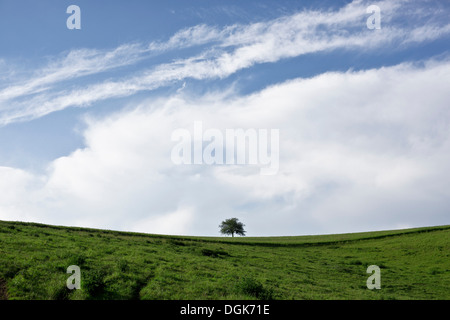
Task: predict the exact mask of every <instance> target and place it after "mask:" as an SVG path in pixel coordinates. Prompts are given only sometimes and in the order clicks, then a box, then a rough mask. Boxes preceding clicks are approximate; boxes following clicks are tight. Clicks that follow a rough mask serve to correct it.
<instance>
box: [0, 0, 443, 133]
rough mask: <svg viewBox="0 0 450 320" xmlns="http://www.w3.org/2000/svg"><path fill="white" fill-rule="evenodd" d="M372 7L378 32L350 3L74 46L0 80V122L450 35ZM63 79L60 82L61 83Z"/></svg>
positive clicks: (389, 5) (401, 12)
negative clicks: (301, 59) (22, 76)
mask: <svg viewBox="0 0 450 320" xmlns="http://www.w3.org/2000/svg"><path fill="white" fill-rule="evenodd" d="M378 5H379V6H380V7H381V8H382V12H383V27H382V29H381V30H377V31H373V30H368V29H367V28H365V19H366V18H367V16H368V15H367V13H366V10H365V9H366V7H367V4H366V3H365V2H362V1H354V2H352V3H350V4H348V5H346V6H344V7H343V8H341V9H339V10H337V11H302V12H298V13H295V14H293V15H289V16H284V17H281V18H278V19H274V20H270V21H263V22H257V23H252V24H247V25H231V26H226V27H223V28H218V27H210V26H207V25H198V26H193V27H191V28H186V29H183V30H181V31H179V32H177V33H176V34H175V35H174V36H172V37H171V38H170V39H169V40H168V41H166V42H156V41H155V42H152V43H150V44H147V45H144V44H125V45H122V46H120V47H118V48H115V49H113V50H110V51H101V50H94V49H92V50H91V49H89V50H88V49H79V50H74V51H71V52H69V53H68V54H67V55H66V56H64V57H63V58H61V59H57V60H56V61H55V62H52V63H50V64H49V65H48V66H46V67H45V68H42V69H40V70H36V71H32V75H31V79H30V80H26V81H22V82H17V83H14V84H12V85H10V84H6V86H5V85H3V86H4V88H3V89H2V90H1V91H0V124H2V125H6V124H8V123H12V122H16V121H24V120H31V119H35V118H38V117H41V116H44V115H46V114H49V113H51V112H55V111H58V110H63V109H65V108H67V107H83V106H90V105H92V104H93V103H95V102H98V101H102V100H105V99H110V98H117V97H126V96H130V95H133V94H135V93H137V92H140V91H144V90H154V89H156V88H159V87H162V86H167V85H169V84H171V83H174V82H177V81H184V80H186V79H189V78H192V79H198V80H205V79H216V78H226V77H228V76H230V75H231V74H234V73H236V72H238V71H239V70H242V69H245V68H250V67H252V66H254V65H257V64H261V63H267V62H269V63H273V62H276V61H279V60H280V59H284V58H291V57H297V56H300V55H304V54H308V53H314V52H321V51H331V50H335V49H348V50H356V49H357V50H363V51H368V50H374V49H377V48H386V47H388V46H392V47H395V46H399V45H411V44H412V43H417V42H424V41H430V40H433V39H436V38H439V37H442V36H445V35H448V34H449V33H450V24H448V23H447V22H445V23H443V22H442V21H441V22H439V21H435V22H434V23H433V24H432V25H426V26H424V25H420V23H419V24H418V23H416V24H407V25H401V24H399V23H397V22H396V19H399V20H402V21H403V20H404V19H405V12H408V10H406V9H407V8H408V2H407V1H399V2H395V3H393V2H392V1H384V2H379V3H378ZM429 16H430V11H429V10H428V11H427V17H428V18H429ZM428 18H427V19H428ZM194 46H198V47H199V50H200V51H199V52H198V53H197V54H194V55H192V56H190V57H187V58H183V59H179V60H176V61H168V62H163V63H159V64H157V65H150V66H148V65H147V66H146V67H145V68H144V69H143V70H142V71H138V72H135V73H132V74H126V75H120V76H117V75H114V74H113V75H112V76H111V74H109V73H108V75H109V77H108V78H107V80H106V78H103V79H99V78H98V77H96V78H95V80H94V79H86V81H84V82H83V85H82V86H80V85H79V84H78V85H77V84H75V83H71V81H70V80H73V79H76V78H79V77H83V76H87V75H94V74H95V75H99V74H100V73H105V72H106V71H112V70H114V69H115V68H118V67H122V66H127V65H131V64H135V63H138V62H140V61H142V60H144V59H146V58H148V57H149V56H152V55H157V54H161V53H163V52H166V51H168V50H179V49H183V48H186V47H194ZM114 76H116V78H114ZM62 81H63V82H64V83H65V84H66V85H65V86H64V88H63V89H62V88H61V82H62Z"/></svg>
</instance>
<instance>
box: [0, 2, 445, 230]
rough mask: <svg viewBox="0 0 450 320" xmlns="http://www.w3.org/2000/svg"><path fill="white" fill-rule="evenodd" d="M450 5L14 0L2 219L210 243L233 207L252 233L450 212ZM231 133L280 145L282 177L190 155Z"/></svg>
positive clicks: (416, 223) (355, 226)
mask: <svg viewBox="0 0 450 320" xmlns="http://www.w3.org/2000/svg"><path fill="white" fill-rule="evenodd" d="M71 5H75V6H77V8H78V9H79V11H77V10H78V9H77V10H75V11H73V10H67V9H68V8H69V6H71ZM374 6H375V7H374ZM374 8H375V9H374ZM449 15H450V2H448V1H431V0H417V1H415V0H411V1H408V0H396V1H362V0H361V1H360V0H354V1H320V0H319V1H291V0H284V1H283V0H281V1H280V0H279V1H275V0H273V1H265V0H258V1H252V0H249V1H234V0H228V1H216V0H192V1H191V0H190V1H181V0H180V1H174V0H173V1H144V0H142V1H141V0H132V1H122V0H121V1H117V0H110V1H100V0H98V1H82V0H75V1H72V0H71V1H56V0H52V1H50V0H39V1H31V0H0V220H9V221H30V222H38V223H46V224H53V225H64V226H80V227H90V228H102V229H113V230H123V231H136V232H146V233H157V234H174V235H175V234H176V235H195V236H218V235H220V234H219V227H218V226H219V224H220V222H221V221H223V220H225V219H228V218H232V217H236V218H238V219H239V221H241V222H243V223H244V224H245V229H246V231H247V236H292V235H309V234H329V233H347V232H363V231H374V230H387V229H400V228H410V227H421V226H435V225H444V224H449V223H450V212H449V209H450V103H449V102H450V90H449V89H450V85H449V84H450V52H449V49H450V45H449V44H450V20H449V18H448V17H449ZM77 24H78V25H79V28H78V27H76V26H77ZM74 27H75V28H74ZM198 123H200V124H201V129H202V130H200V134H199V135H198V134H197V133H198V128H197V129H196V124H198ZM177 130H178V131H177ZM179 130H182V132H185V133H187V135H188V136H189V137H190V139H191V140H186V141H184V142H183V141H182V142H180V141H178V140H177V139H174V134H175V133H176V132H180V131H179ZM227 130H230V131H232V130H235V131H237V130H244V131H245V132H250V131H251V132H254V133H255V134H256V135H257V140H255V141H258V143H259V144H258V143H256V142H255V141H253V142H251V141H250V140H251V139H250V138H249V140H248V141H249V142H248V144H246V145H245V146H244V148H243V151H244V152H247V154H250V153H251V151H250V150H251V148H252V147H255V148H256V147H259V149H258V150H261V149H262V146H266V149H264V150H266V151H267V152H268V153H267V155H269V154H271V155H272V156H273V157H272V160H273V161H274V162H272V163H271V164H273V163H275V160H276V170H275V171H274V172H272V173H271V174H261V173H262V172H263V169H264V168H265V167H267V161H266V162H264V161H263V160H262V158H261V156H262V155H261V154H260V153H258V156H259V157H260V158H258V159H257V160H258V161H257V163H251V162H250V161H247V162H244V163H239V162H237V161H234V162H233V161H231V163H227V164H224V163H219V162H213V163H211V162H208V161H202V162H200V163H193V162H195V161H192V162H190V163H188V162H183V163H179V162H177V161H174V148H176V147H177V145H178V146H180V143H181V145H185V146H191V147H192V149H189V150H192V152H193V153H195V152H196V151H195V150H200V152H202V151H203V152H204V151H205V148H207V147H208V146H209V148H210V149H207V150H209V151H211V150H212V149H214V153H211V154H210V155H214V157H216V156H217V157H219V155H221V154H222V152H224V153H228V152H230V150H229V149H227V148H228V146H227V145H226V146H223V147H221V144H220V142H222V145H224V144H225V142H224V141H222V140H221V139H222V138H223V137H225V136H226V132H227ZM262 132H269V133H271V137H272V138H273V139H272V140H271V139H270V138H269V139H268V140H269V141H270V143H269V144H265V145H264V144H263V142H261V141H264V140H263V139H262V135H261V133H262ZM275 133H277V135H274V134H275ZM175 135H176V134H175ZM219 136H220V139H219ZM208 139H209V140H208ZM177 143H178V144H177ZM183 143H186V144H183ZM189 143H190V144H189ZM196 143H197V144H196ZM252 143H253V144H252ZM196 145H197V146H199V148H200V149H196V148H197V147H196ZM212 147H214V148H212ZM246 148H247V149H246ZM187 151H188V149H187V147H186V148H185V149H182V151H181V153H180V152H177V153H176V155H177V156H180V155H188V153H186V152H187ZM236 152H238V151H237V149H236ZM203 155H204V153H203ZM224 157H225V155H224ZM217 159H218V158H217ZM231 160H236V158H232V159H231ZM247 160H248V159H247ZM266 160H267V159H266Z"/></svg>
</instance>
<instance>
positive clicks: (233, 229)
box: [219, 218, 245, 237]
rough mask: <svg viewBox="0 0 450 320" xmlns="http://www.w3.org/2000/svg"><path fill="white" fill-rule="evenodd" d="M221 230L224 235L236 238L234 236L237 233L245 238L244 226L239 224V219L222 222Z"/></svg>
mask: <svg viewBox="0 0 450 320" xmlns="http://www.w3.org/2000/svg"><path fill="white" fill-rule="evenodd" d="M219 228H220V232H221V233H222V234H231V236H232V237H234V234H235V233H236V234H239V235H241V236H245V230H244V224H243V223H242V222H239V220H238V219H237V218H231V219H227V220H225V221H222V223H221V224H220V226H219Z"/></svg>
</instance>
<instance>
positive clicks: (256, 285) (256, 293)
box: [236, 277, 273, 300]
mask: <svg viewBox="0 0 450 320" xmlns="http://www.w3.org/2000/svg"><path fill="white" fill-rule="evenodd" d="M236 287H237V289H238V290H239V291H240V292H242V293H243V294H246V295H249V296H251V297H253V298H256V299H259V300H273V289H271V288H266V287H264V285H263V284H262V283H261V282H259V281H258V280H256V279H255V278H253V277H245V278H243V279H241V281H240V282H238V283H237V285H236Z"/></svg>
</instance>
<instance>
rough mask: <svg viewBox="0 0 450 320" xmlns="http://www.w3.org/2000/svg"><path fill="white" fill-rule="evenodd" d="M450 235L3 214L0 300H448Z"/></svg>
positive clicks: (443, 231) (437, 230)
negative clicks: (377, 283)
mask: <svg viewBox="0 0 450 320" xmlns="http://www.w3.org/2000/svg"><path fill="white" fill-rule="evenodd" d="M449 240H450V226H438V227H427V228H416V229H405V230H393V231H379V232H365V233H350V234H337V235H322V236H299V237H261V238H251V237H235V238H225V237H181V236H162V235H151V234H140V233H130V232H117V231H109V230H97V229H85V228H74V227H57V226H49V225H41V224H35V223H23V222H6V221H0V299H27V300H28V299H177V300H184V299H193V300H196V299H203V300H213V299H214V300H216V299H227V300H228V299H252V300H254V299H263V300H270V299H282V300H290V299H296V300H301V299H364V300H365V299H427V300H429V299H449V298H450V241H449ZM70 265H77V266H79V267H80V269H81V289H79V290H77V289H74V290H69V289H67V287H66V281H67V279H68V278H69V276H70V275H69V274H67V273H66V270H67V267H68V266H70ZM369 265H377V266H379V267H380V269H381V289H379V290H377V289H373V290H369V289H368V288H367V286H366V280H367V278H368V277H369V276H370V274H367V273H366V269H367V267H368V266H369Z"/></svg>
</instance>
